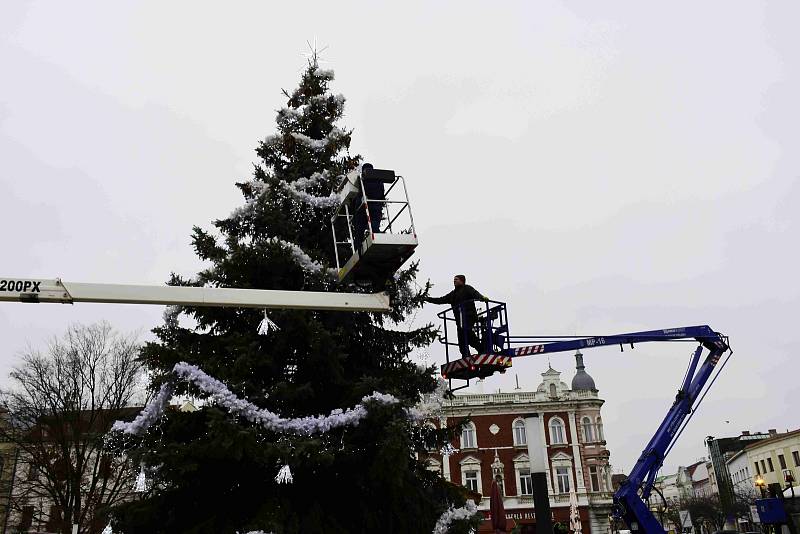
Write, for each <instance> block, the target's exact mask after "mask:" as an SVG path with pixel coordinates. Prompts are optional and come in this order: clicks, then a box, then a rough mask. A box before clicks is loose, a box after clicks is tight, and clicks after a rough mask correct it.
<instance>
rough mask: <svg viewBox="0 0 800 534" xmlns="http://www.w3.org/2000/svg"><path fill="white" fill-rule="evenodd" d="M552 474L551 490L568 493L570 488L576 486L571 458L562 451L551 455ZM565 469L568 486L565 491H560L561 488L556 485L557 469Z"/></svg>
mask: <svg viewBox="0 0 800 534" xmlns="http://www.w3.org/2000/svg"><path fill="white" fill-rule="evenodd" d="M551 463H552V467H551V469H552V471H551V472H552V476H553V492H554V493H557V494H562V493H569V490H570V488H576V486H575V477H574V476H573V474H572V458H570V457H569V456H568V455H566V454H564V453H559V454H557V455H555V456H554V457H553V460H552V462H551ZM559 468H561V469H566V470H567V473H566V474H567V480H568V484H569V488H568V489H567V491H566V492H562V491H561V489H560V488H559V487H558V469H559Z"/></svg>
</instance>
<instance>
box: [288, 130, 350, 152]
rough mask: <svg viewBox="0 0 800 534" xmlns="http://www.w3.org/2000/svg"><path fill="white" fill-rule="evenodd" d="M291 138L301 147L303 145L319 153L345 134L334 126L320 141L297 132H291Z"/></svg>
mask: <svg viewBox="0 0 800 534" xmlns="http://www.w3.org/2000/svg"><path fill="white" fill-rule="evenodd" d="M291 136H292V137H294V139H295V141H297V142H298V143H300V144H301V145H304V146H306V147H308V148H310V149H312V150H316V151H320V150H325V147H327V146H328V145H329V144H330V143H334V142H336V141H338V140H340V139H341V138H342V137H344V136H345V132H344V130H342V129H341V128H337V127H336V126H334V127H333V128H332V129H331V131H330V132H328V134H327V135H326V136H325V137H323V138H322V139H312V138H311V137H309V136H307V135H305V134H301V133H297V132H292V133H291Z"/></svg>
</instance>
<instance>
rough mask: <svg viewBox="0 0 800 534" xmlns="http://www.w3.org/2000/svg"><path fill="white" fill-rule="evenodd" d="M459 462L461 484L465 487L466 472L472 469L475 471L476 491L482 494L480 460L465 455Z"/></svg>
mask: <svg viewBox="0 0 800 534" xmlns="http://www.w3.org/2000/svg"><path fill="white" fill-rule="evenodd" d="M459 463H460V464H461V485H462V486H464V487H465V488H468V487H469V486H467V473H468V472H470V471H474V472H475V473H477V484H478V489H477V490H476V491H477V492H478V493H480V494H483V489H482V488H483V480H482V479H481V461H480V460H478V459H477V458H475V457H474V456H467V457H466V458H464V459H463V460H461V461H460V462H459Z"/></svg>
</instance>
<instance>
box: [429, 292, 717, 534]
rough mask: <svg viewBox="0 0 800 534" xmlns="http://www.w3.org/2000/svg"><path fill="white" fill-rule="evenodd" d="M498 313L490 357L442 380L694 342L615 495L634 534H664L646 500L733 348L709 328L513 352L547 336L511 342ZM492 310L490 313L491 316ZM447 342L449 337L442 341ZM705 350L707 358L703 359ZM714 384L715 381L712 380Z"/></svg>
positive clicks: (489, 334)
mask: <svg viewBox="0 0 800 534" xmlns="http://www.w3.org/2000/svg"><path fill="white" fill-rule="evenodd" d="M496 304H497V305H498V306H497V308H499V311H500V312H503V313H495V314H494V315H493V316H492V314H491V313H487V320H486V333H485V336H486V338H487V341H486V347H487V350H486V352H487V353H486V354H476V355H471V356H469V357H466V358H461V359H460V360H455V361H448V363H447V364H445V365H443V366H442V376H444V377H446V378H465V379H469V378H470V377H483V376H488V375H489V374H492V372H494V371H496V370H499V371H504V370H505V367H509V366H510V365H511V363H510V361H511V360H514V359H516V358H519V357H522V356H532V355H538V354H548V353H553V352H565V351H573V350H579V349H587V348H594V347H603V346H608V345H620V346H624V345H631V346H634V345H635V344H636V343H644V342H653V341H686V340H692V339H694V340H696V341H697V342H698V347H697V349H695V350H694V352H693V353H692V356H691V359H690V360H689V366H688V368H687V370H686V376H685V377H684V379H683V382H682V383H681V386H680V389H679V390H678V394H677V395H676V397H675V401H674V402H673V403H672V406H671V407H670V409H669V411H668V412H667V415H666V417H664V420H663V421H662V422H661V424H660V425H659V426H658V429H657V430H656V432H655V434H654V435H653V437H652V439H650V442H649V443H648V444H647V446H646V447H645V449H644V451H642V454H641V456H640V457H639V459H638V461H637V462H636V465H635V466H634V467H633V470H632V471H631V472H630V474H629V475H628V478H627V480H626V481H625V482H624V483H623V484H622V485H621V486H620V488H619V489H618V490H617V491H616V493H614V515H615V516H616V517H619V518H621V519H623V520H624V521H625V523H626V524H627V525H628V527H629V528H630V529H631V531H632V532H636V533H639V532H642V533H644V534H664V532H665V531H664V528H663V527H662V526H661V524H660V523H659V522H658V521H657V520H656V518H655V517H654V516H653V514H652V512H650V510H649V508H648V506H647V504H646V501H647V499H648V498H649V497H650V493H651V491H652V489H653V483H654V482H655V477H656V474H657V473H658V470H659V469H660V468H661V466H662V464H663V463H664V458H665V457H666V455H667V453H668V452H669V450H670V449H671V448H672V445H673V443H674V442H675V440H676V439H677V437H678V436H679V435H680V433H681V431H682V430H683V427H684V426H685V425H686V423H687V422H688V420H689V419H690V418H691V415H692V413H693V410H694V408H695V407H696V406H697V404H699V402H700V400H701V399H702V397H703V395H704V391H706V390H707V388H706V385H707V384H708V385H709V387H710V384H709V379H711V377H712V374H713V372H714V368H715V367H716V366H717V363H718V362H719V360H720V358H721V357H722V355H723V354H724V353H725V352H726V351H728V350H729V349H730V347H729V344H728V338H727V336H724V335H722V334H720V333H719V332H715V331H714V330H712V329H711V328H710V327H709V326H706V325H701V326H687V327H681V328H669V329H666V330H648V331H644V332H633V333H629V334H615V335H610V336H591V337H580V338H570V339H562V338H560V337H559V338H550V339H558V340H556V341H542V342H540V343H537V344H533V345H525V346H522V347H511V346H510V345H511V344H512V343H514V344H517V343H530V341H532V340H534V339H536V340H544V339H545V337H537V338H533V337H524V338H521V337H508V335H507V334H508V328H507V326H506V325H505V323H503V324H502V325H501V326H500V327H499V328H495V327H493V324H492V323H493V321H494V318H496V317H502V316H503V315H504V308H505V305H504V304H503V303H496ZM491 311H492V309H491V308H490V309H489V310H487V312H491ZM443 342H445V343H447V338H446V337H445V339H444V340H443ZM704 349H705V351H706V356H705V357H704V358H703V353H704ZM711 383H713V380H711Z"/></svg>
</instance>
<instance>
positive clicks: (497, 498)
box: [489, 480, 507, 534]
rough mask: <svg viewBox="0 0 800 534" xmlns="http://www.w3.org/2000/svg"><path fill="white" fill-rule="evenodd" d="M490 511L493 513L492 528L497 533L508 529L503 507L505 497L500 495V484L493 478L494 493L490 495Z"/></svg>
mask: <svg viewBox="0 0 800 534" xmlns="http://www.w3.org/2000/svg"><path fill="white" fill-rule="evenodd" d="M489 513H491V514H492V528H493V529H494V531H495V534H497V533H498V532H507V531H506V510H505V508H503V497H502V496H501V495H500V486H498V485H497V481H496V480H492V493H491V496H490V497H489Z"/></svg>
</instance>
